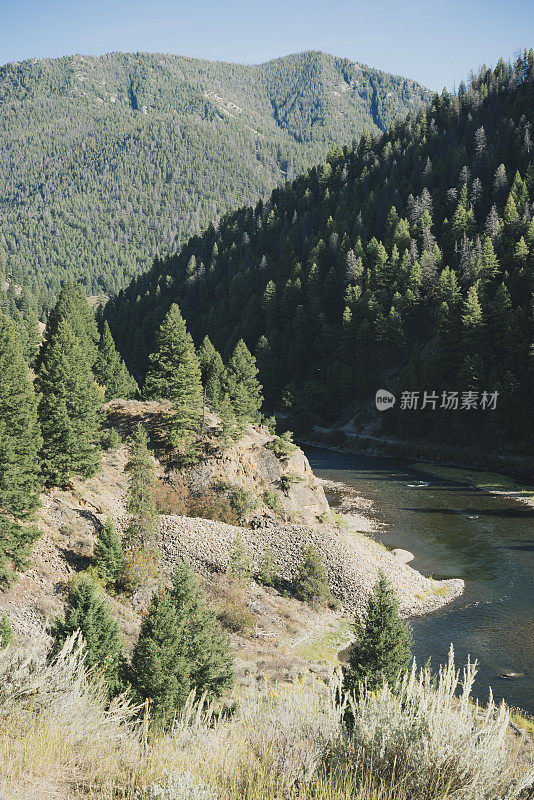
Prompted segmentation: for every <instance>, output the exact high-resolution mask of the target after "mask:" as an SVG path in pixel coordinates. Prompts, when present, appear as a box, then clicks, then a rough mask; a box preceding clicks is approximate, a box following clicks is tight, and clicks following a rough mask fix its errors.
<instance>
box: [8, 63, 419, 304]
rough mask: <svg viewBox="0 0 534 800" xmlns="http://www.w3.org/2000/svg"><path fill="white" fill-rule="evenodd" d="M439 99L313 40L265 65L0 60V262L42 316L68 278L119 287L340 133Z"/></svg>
mask: <svg viewBox="0 0 534 800" xmlns="http://www.w3.org/2000/svg"><path fill="white" fill-rule="evenodd" d="M430 96H431V93H430V92H429V91H428V90H426V89H424V88H423V87H420V86H419V85H418V84H416V83H415V82H414V81H409V80H407V79H401V78H398V77H395V76H390V75H389V74H388V73H385V72H382V71H379V70H374V69H372V68H367V67H365V66H362V65H359V64H353V63H352V62H349V61H348V60H347V59H339V58H336V57H334V56H330V55H328V54H322V53H318V52H315V51H310V52H307V53H304V54H297V55H290V56H285V57H283V58H281V59H276V60H273V61H268V62H266V63H265V64H262V65H235V64H231V63H226V62H210V61H207V60H202V59H193V58H189V57H184V56H173V55H166V54H127V53H126V54H123V53H114V54H107V55H105V56H97V57H92V56H83V55H76V56H64V57H62V58H59V59H42V60H26V61H23V62H15V63H12V64H8V65H5V66H4V67H1V68H0V182H1V183H2V185H3V187H4V192H3V197H2V199H1V200H0V251H3V253H2V252H0V265H1V264H2V261H5V262H6V269H5V271H6V272H7V277H8V278H9V277H13V282H14V284H16V285H26V286H28V288H29V292H30V295H31V296H32V297H34V298H37V297H39V301H38V307H37V308H36V311H38V313H39V315H40V316H41V317H42V315H43V313H44V312H45V311H46V309H47V308H49V307H50V306H51V304H52V303H53V300H54V297H55V295H57V293H58V290H59V288H60V285H61V283H62V282H63V281H65V280H67V279H70V280H74V281H76V282H79V283H81V284H82V285H83V286H84V287H85V288H86V290H87V293H88V294H99V293H102V292H105V293H113V292H116V291H118V290H119V289H120V288H122V286H124V285H126V284H127V283H128V282H129V280H130V279H131V278H132V277H134V276H135V275H137V274H139V273H140V272H141V271H142V270H143V269H146V267H147V266H148V264H149V262H150V260H151V259H152V258H153V257H154V256H155V255H157V254H158V253H169V252H175V251H177V250H178V249H179V248H180V247H181V245H182V244H183V243H184V242H185V241H187V239H188V238H189V236H191V235H193V234H194V233H196V232H200V231H201V230H202V229H203V228H204V227H206V226H207V225H208V224H209V223H210V222H216V221H217V219H218V218H220V216H221V215H222V214H224V213H225V212H226V211H227V210H228V209H230V208H232V207H235V206H236V205H239V204H242V203H253V202H256V201H257V200H258V199H259V198H260V197H266V196H267V195H268V193H269V192H270V191H271V190H272V188H273V187H274V186H276V185H279V184H280V183H282V182H283V181H285V180H286V179H291V178H293V177H294V176H295V175H297V174H298V173H300V172H302V171H303V170H305V169H307V168H308V167H310V166H312V164H315V163H317V162H319V161H320V160H322V159H323V158H324V157H325V156H326V153H327V151H328V150H329V149H330V147H331V146H332V145H333V144H334V143H335V142H336V141H345V140H347V139H350V138H357V137H358V136H359V135H360V134H361V133H362V132H363V130H364V129H366V128H369V129H371V130H378V129H379V127H377V126H382V127H383V128H385V127H387V126H388V125H389V123H390V122H391V121H392V119H393V118H395V117H396V116H398V115H404V114H405V113H407V111H408V110H409V109H410V108H414V107H419V105H420V104H422V103H424V102H427V101H428V100H429V99H430ZM0 269H1V266H0Z"/></svg>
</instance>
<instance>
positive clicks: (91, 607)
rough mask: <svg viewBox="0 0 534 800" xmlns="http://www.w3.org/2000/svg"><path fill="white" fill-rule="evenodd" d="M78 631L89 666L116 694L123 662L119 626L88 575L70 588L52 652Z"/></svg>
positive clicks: (56, 625) (86, 662) (56, 630)
mask: <svg viewBox="0 0 534 800" xmlns="http://www.w3.org/2000/svg"><path fill="white" fill-rule="evenodd" d="M76 631H80V633H81V634H82V636H83V639H84V642H85V665H86V667H87V668H88V669H95V671H96V674H97V675H99V676H101V677H102V678H103V680H104V681H105V683H106V684H107V686H108V688H109V692H110V694H114V693H116V692H117V691H118V690H119V689H120V685H121V672H122V669H123V663H124V656H123V651H122V643H121V638H120V633H119V626H118V624H117V622H116V620H115V619H114V618H113V614H112V611H111V607H110V605H109V603H107V602H106V600H105V599H104V598H103V597H102V596H101V595H100V594H99V593H98V588H97V586H96V585H95V584H94V583H93V581H91V580H90V579H89V578H86V577H83V578H81V579H80V581H79V583H78V585H77V586H76V588H75V589H74V590H73V591H71V593H70V595H69V598H68V600H67V607H66V610H65V616H64V617H58V619H56V622H55V624H54V626H53V628H52V631H51V633H52V638H53V640H54V644H53V652H58V651H59V650H60V649H61V647H62V646H63V644H64V642H65V639H67V638H68V637H69V636H70V635H71V634H73V633H75V632H76Z"/></svg>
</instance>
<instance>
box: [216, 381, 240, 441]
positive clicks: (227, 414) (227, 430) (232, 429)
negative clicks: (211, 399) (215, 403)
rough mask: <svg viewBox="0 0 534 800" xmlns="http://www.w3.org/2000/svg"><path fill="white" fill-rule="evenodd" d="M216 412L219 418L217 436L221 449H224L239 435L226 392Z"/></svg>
mask: <svg viewBox="0 0 534 800" xmlns="http://www.w3.org/2000/svg"><path fill="white" fill-rule="evenodd" d="M218 411H219V418H220V424H219V431H218V435H219V439H220V442H221V445H222V448H223V449H226V448H227V447H228V445H229V444H230V442H232V441H233V440H235V439H237V437H238V435H239V430H238V425H237V422H236V418H235V413H234V409H233V406H232V403H231V401H230V397H229V395H228V392H225V393H224V395H223V397H222V400H221V402H220V404H219V409H218Z"/></svg>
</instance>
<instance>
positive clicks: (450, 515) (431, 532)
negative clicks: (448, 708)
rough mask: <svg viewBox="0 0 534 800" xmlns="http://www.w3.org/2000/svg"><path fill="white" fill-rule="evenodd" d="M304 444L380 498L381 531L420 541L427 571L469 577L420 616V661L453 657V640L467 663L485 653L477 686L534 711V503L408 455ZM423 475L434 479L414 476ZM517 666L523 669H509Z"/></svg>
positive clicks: (395, 543) (395, 541)
mask: <svg viewBox="0 0 534 800" xmlns="http://www.w3.org/2000/svg"><path fill="white" fill-rule="evenodd" d="M304 450H305V452H306V455H307V456H308V459H309V461H310V464H311V467H312V469H313V471H314V472H315V474H316V475H318V476H319V477H321V478H327V479H329V480H334V481H338V482H342V483H343V484H345V485H346V486H348V487H349V488H350V489H353V490H355V491H356V492H357V494H358V495H360V496H362V497H365V498H369V499H370V500H372V501H373V503H374V509H373V511H372V512H370V513H368V512H365V513H366V514H367V515H368V516H372V517H374V518H375V519H376V520H377V521H378V522H380V523H382V525H383V528H381V530H380V531H379V532H378V533H376V534H375V538H376V539H378V540H379V541H381V542H383V543H384V544H385V545H386V546H387V547H389V548H393V547H401V548H404V549H406V550H410V551H411V552H412V553H414V555H415V560H414V561H412V562H411V566H413V567H415V569H418V570H419V571H420V572H422V573H423V574H424V575H427V576H430V575H432V576H433V577H434V578H438V579H439V578H463V579H464V581H465V583H466V588H465V592H464V594H463V595H462V596H461V597H460V598H459V599H458V600H456V601H454V602H453V603H451V604H449V605H447V606H445V607H444V608H443V609H442V610H441V611H439V612H437V613H434V614H429V615H427V616H424V617H419V618H417V619H414V620H412V621H411V625H412V629H413V635H414V648H413V651H414V655H415V657H416V659H417V661H418V663H420V664H423V663H424V662H426V660H427V659H428V658H431V663H432V664H433V665H434V666H436V665H438V664H439V663H443V662H444V661H445V660H446V658H447V653H448V650H449V645H450V643H451V642H452V643H453V645H454V651H455V656H456V663H457V665H462V664H464V663H465V662H466V660H467V655H468V654H469V655H470V656H471V658H472V659H473V658H476V659H477V660H478V664H479V673H478V676H477V681H476V684H475V690H474V694H475V696H477V697H479V698H480V700H482V701H484V702H485V701H487V699H488V691H489V686H491V688H492V690H493V694H494V696H495V697H496V698H497V699H498V700H500V699H501V698H504V699H505V700H506V702H507V703H508V704H509V705H511V706H519V707H521V708H523V709H524V710H525V711H527V712H528V713H530V714H534V509H532V508H529V507H528V506H526V505H524V504H521V503H519V502H517V501H515V500H512V499H507V498H503V497H498V496H495V495H491V494H488V493H486V492H482V491H480V490H478V489H474V488H471V487H469V486H466V485H465V484H459V483H454V482H452V481H449V480H445V479H442V478H434V477H432V476H429V475H427V474H426V473H422V472H420V471H418V470H416V469H412V468H410V466H409V462H405V461H403V460H398V459H390V458H382V457H378V456H365V455H354V454H349V453H338V452H333V451H329V450H324V449H322V448H316V447H305V448H304ZM419 481H421V482H428V486H419V487H414V486H413V485H412V486H410V485H409V484H417V483H418V482H419ZM334 502H335V499H334ZM507 671H511V672H516V673H523V677H521V678H513V679H507V678H503V677H501V676H502V675H503V673H505V672H507Z"/></svg>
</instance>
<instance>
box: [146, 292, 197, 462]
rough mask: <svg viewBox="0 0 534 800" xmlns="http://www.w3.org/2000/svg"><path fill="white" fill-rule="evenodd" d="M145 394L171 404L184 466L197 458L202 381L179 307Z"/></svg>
mask: <svg viewBox="0 0 534 800" xmlns="http://www.w3.org/2000/svg"><path fill="white" fill-rule="evenodd" d="M144 391H145V394H146V396H147V397H158V398H165V399H168V400H171V401H172V403H173V413H172V414H171V415H170V416H169V418H168V423H167V432H168V436H169V441H170V443H171V446H172V447H173V448H175V449H176V450H178V451H179V452H180V455H181V457H182V460H183V461H184V462H186V463H187V462H188V461H194V460H195V458H196V447H195V445H196V439H197V435H198V431H199V425H200V419H201V416H202V394H203V392H202V380H201V372H200V365H199V361H198V358H197V355H196V352H195V347H194V344H193V340H192V338H191V335H190V334H189V333H188V332H187V329H186V326H185V321H184V319H183V317H182V315H181V313H180V309H179V308H178V306H177V305H172V306H171V308H170V310H169V312H168V314H167V316H166V317H165V319H164V320H163V322H162V324H161V327H160V329H159V331H158V333H157V336H156V350H155V352H154V353H152V355H151V356H150V368H149V371H148V373H147V377H146V382H145V387H144Z"/></svg>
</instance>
